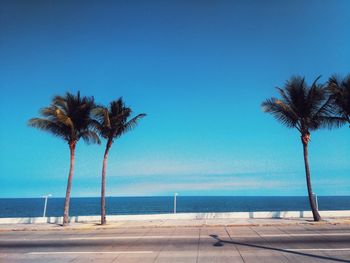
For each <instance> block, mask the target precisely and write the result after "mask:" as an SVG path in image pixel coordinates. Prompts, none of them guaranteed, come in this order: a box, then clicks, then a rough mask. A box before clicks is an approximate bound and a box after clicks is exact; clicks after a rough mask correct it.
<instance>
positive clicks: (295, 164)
mask: <svg viewBox="0 0 350 263" xmlns="http://www.w3.org/2000/svg"><path fill="white" fill-rule="evenodd" d="M349 10H350V2H349V1H345V0H344V1H334V0H330V1H188V0H186V1H185V0H184V1H48V0H45V1H26V0H23V1H15V0H11V1H4V0H3V1H1V3H0V75H1V77H0V87H1V97H0V109H1V111H0V118H1V124H0V135H1V138H0V149H1V153H0V165H1V168H0V169H1V177H0V187H1V189H0V197H37V196H41V195H43V194H45V193H51V194H53V195H54V196H56V197H59V196H64V194H65V188H66V181H67V175H68V168H69V150H68V146H67V144H66V143H65V142H64V141H61V140H60V139H58V138H55V137H53V136H51V135H50V134H47V133H44V132H41V131H39V130H36V129H33V128H29V127H27V126H26V123H27V120H28V119H29V118H31V117H35V116H37V114H38V110H39V108H41V107H43V106H46V105H48V104H49V103H50V100H51V98H52V96H53V95H55V94H63V93H64V92H66V91H70V92H76V91H78V90H80V91H81V93H82V94H83V95H94V96H95V99H96V101H97V102H100V103H108V102H109V101H111V100H113V99H115V98H118V97H119V96H123V97H124V99H125V101H126V103H127V104H128V105H130V106H131V107H132V108H133V109H134V111H135V113H141V112H145V113H147V114H148V116H147V117H146V118H145V119H143V120H141V122H140V124H139V126H138V127H137V128H136V129H135V130H134V131H132V132H130V133H129V134H127V135H125V136H124V137H122V138H121V139H120V140H119V141H117V142H116V143H115V144H114V145H113V148H112V150H111V153H110V156H109V164H108V173H107V184H108V185H107V194H108V195H112V196H124V195H129V196H130V195H132V196H133V195H169V194H172V193H173V192H175V191H176V192H178V193H179V194H180V195H306V186H305V175H304V168H303V167H304V166H303V165H304V164H303V158H302V146H301V144H300V138H299V135H298V133H297V132H296V131H294V130H289V129H287V128H285V127H284V126H282V125H281V124H279V123H277V122H276V121H275V120H274V119H273V118H272V117H271V116H269V115H267V114H264V113H263V112H262V111H261V108H260V104H261V102H262V101H263V100H264V99H265V98H268V97H271V96H273V95H276V91H275V89H274V88H275V87H276V86H280V85H283V83H284V82H285V80H287V79H288V78H289V77H290V76H292V75H299V74H300V75H305V76H306V79H307V80H308V81H309V82H310V81H312V80H313V79H314V78H316V77H317V76H318V75H320V74H322V76H323V77H322V78H321V81H326V79H327V77H328V76H330V75H331V74H333V73H338V74H342V75H345V74H347V73H349V72H350V64H349V61H350V29H349V28H350V12H349ZM103 150H104V146H87V145H85V144H84V142H83V141H81V142H79V144H78V148H77V153H76V170H75V176H74V181H73V189H72V195H73V196H99V192H100V190H99V189H100V172H101V164H102V155H103ZM310 165H311V172H312V180H313V185H314V191H315V192H316V193H318V194H320V195H350V129H349V128H347V127H345V126H344V127H343V128H341V129H337V130H333V131H328V130H322V131H317V132H315V133H313V134H312V141H311V144H310Z"/></svg>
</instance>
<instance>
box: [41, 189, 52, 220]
mask: <svg viewBox="0 0 350 263" xmlns="http://www.w3.org/2000/svg"><path fill="white" fill-rule="evenodd" d="M50 196H52V195H51V194H48V195H44V196H43V198H45V204H44V213H43V217H45V216H46V207H47V199H48V198H49V197H50Z"/></svg>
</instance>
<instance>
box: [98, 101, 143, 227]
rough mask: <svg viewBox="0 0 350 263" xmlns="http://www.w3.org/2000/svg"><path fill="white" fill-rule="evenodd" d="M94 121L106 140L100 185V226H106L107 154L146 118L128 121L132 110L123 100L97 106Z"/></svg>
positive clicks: (138, 116)
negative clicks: (121, 138) (139, 121)
mask: <svg viewBox="0 0 350 263" xmlns="http://www.w3.org/2000/svg"><path fill="white" fill-rule="evenodd" d="M93 114H94V116H95V119H96V123H95V125H96V128H97V130H98V132H99V133H100V135H101V137H103V138H105V139H106V140H107V143H106V149H105V152H104V157H103V164H102V183H101V225H104V224H106V199H105V193H106V169H107V158H108V152H109V150H110V148H111V146H112V144H113V142H114V140H115V139H117V138H119V137H120V136H121V135H123V134H124V133H126V132H128V131H130V130H132V129H133V128H134V127H135V126H136V125H137V122H138V120H139V119H140V118H143V117H144V116H146V114H144V113H142V114H139V115H137V116H136V117H133V118H132V119H130V120H129V117H130V116H131V114H132V110H131V109H130V108H129V107H126V106H125V105H124V102H123V99H122V98H119V99H118V100H115V101H112V102H111V103H110V105H109V107H108V108H106V107H103V106H99V107H96V108H95V109H94V111H93Z"/></svg>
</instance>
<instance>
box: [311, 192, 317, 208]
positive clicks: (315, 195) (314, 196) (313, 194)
mask: <svg viewBox="0 0 350 263" xmlns="http://www.w3.org/2000/svg"><path fill="white" fill-rule="evenodd" d="M312 197H313V198H314V202H315V206H316V210H317V211H318V200H317V199H318V198H317V194H315V193H312Z"/></svg>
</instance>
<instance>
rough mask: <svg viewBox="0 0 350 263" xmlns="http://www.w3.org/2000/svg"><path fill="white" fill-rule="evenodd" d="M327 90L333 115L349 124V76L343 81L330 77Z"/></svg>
mask: <svg viewBox="0 0 350 263" xmlns="http://www.w3.org/2000/svg"><path fill="white" fill-rule="evenodd" d="M328 90H329V92H330V94H331V99H332V105H333V112H334V114H335V115H336V116H338V117H340V118H343V120H344V122H348V123H349V124H350V74H349V75H348V76H347V77H345V78H344V79H343V80H339V79H338V78H337V77H336V76H332V77H331V78H330V79H329V80H328Z"/></svg>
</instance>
